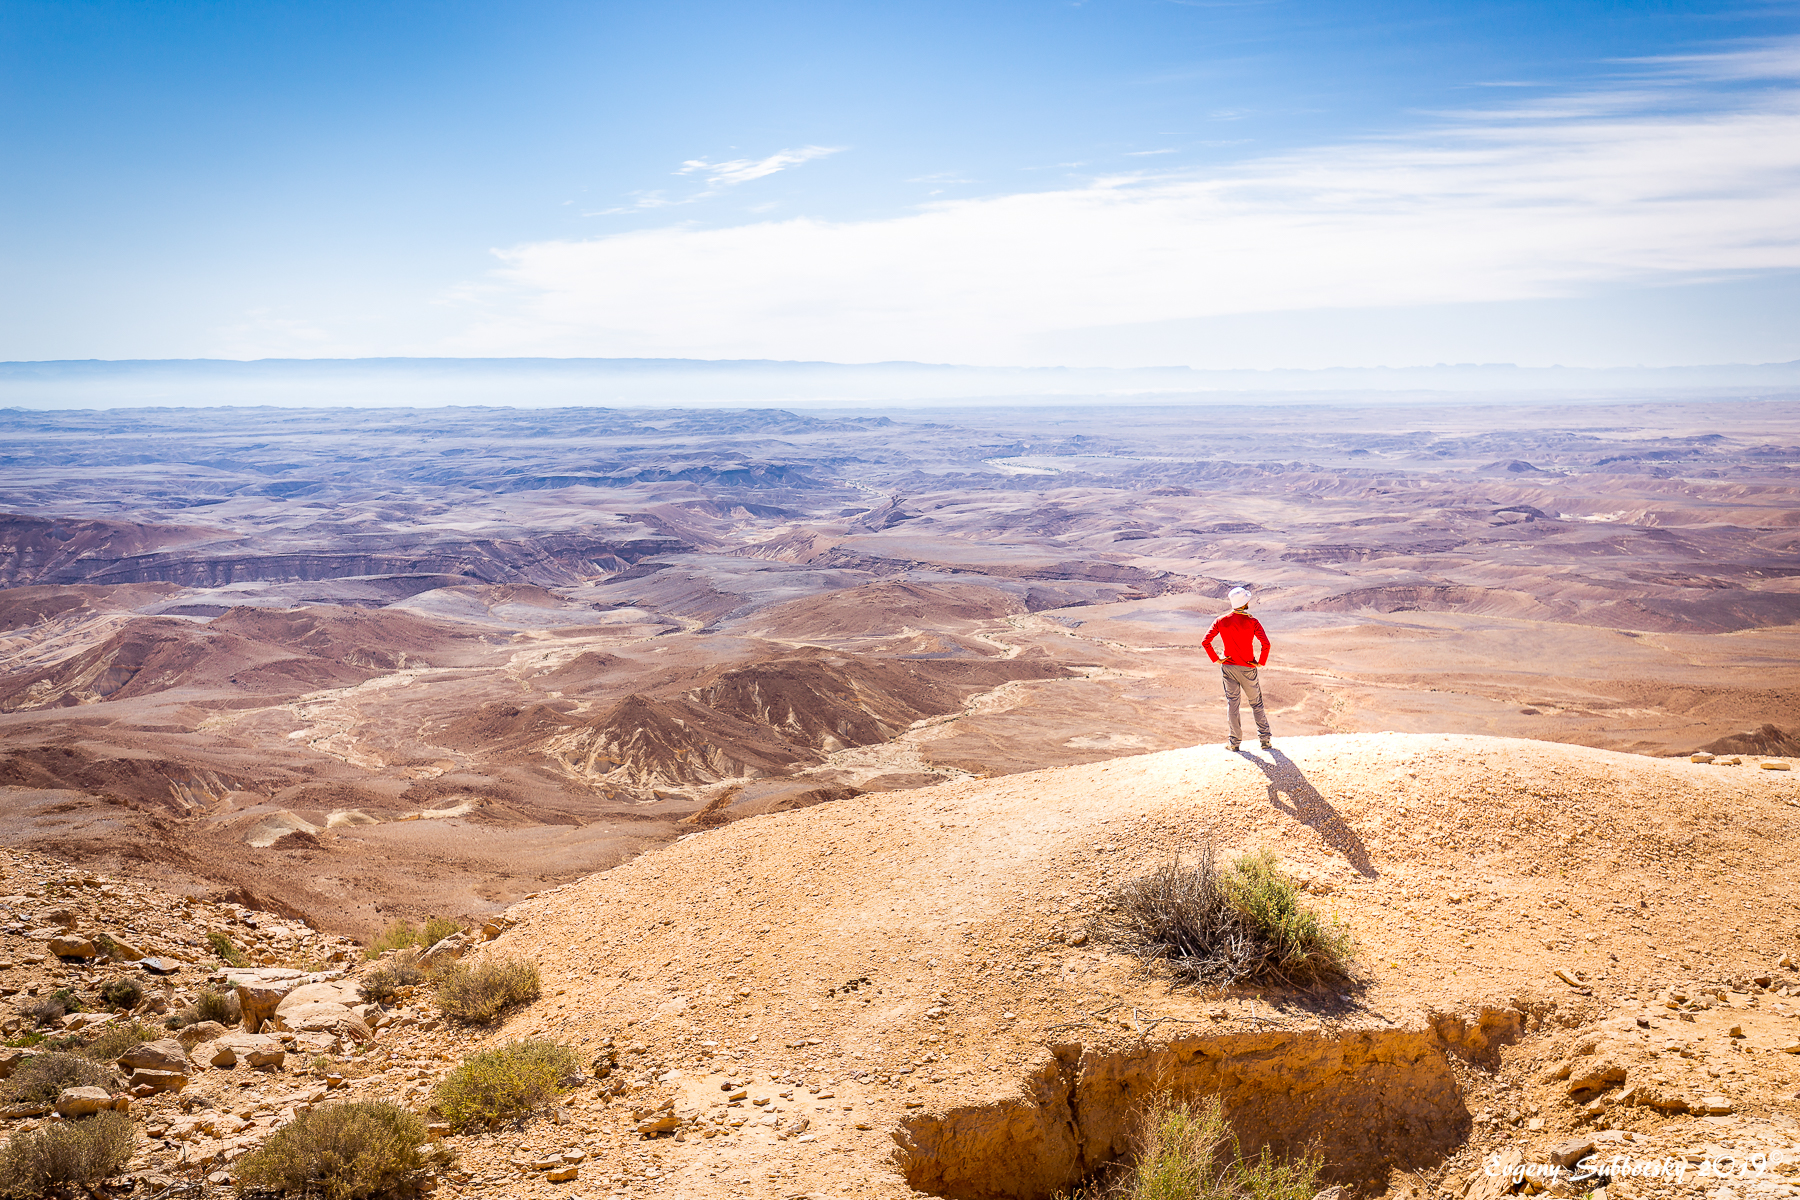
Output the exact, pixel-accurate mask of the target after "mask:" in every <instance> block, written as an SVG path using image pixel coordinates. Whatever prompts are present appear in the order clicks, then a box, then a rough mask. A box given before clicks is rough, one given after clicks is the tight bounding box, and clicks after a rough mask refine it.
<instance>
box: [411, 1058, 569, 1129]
mask: <svg viewBox="0 0 1800 1200" xmlns="http://www.w3.org/2000/svg"><path fill="white" fill-rule="evenodd" d="M580 1077H581V1063H580V1060H579V1059H577V1058H576V1057H575V1052H574V1051H573V1050H571V1049H570V1048H569V1047H567V1046H564V1045H562V1044H561V1043H559V1042H547V1041H538V1040H532V1041H525V1042H508V1043H507V1044H506V1045H504V1046H500V1047H497V1048H496V1049H493V1050H483V1051H481V1052H480V1053H479V1054H471V1055H470V1056H469V1057H468V1058H465V1059H463V1061H462V1065H461V1066H459V1067H457V1068H456V1069H455V1070H454V1071H451V1072H450V1073H449V1074H448V1075H446V1076H444V1078H443V1079H442V1080H441V1081H440V1082H439V1083H438V1085H437V1091H436V1092H435V1093H433V1098H434V1100H435V1101H436V1104H437V1110H438V1111H439V1112H441V1113H443V1114H444V1120H446V1121H448V1122H449V1123H450V1124H451V1126H452V1127H453V1128H456V1129H472V1128H476V1127H482V1126H491V1125H497V1124H499V1123H500V1122H502V1121H515V1120H521V1119H523V1118H524V1117H526V1116H528V1115H530V1114H531V1113H532V1112H534V1111H535V1110H537V1109H540V1108H543V1107H545V1106H546V1105H548V1104H550V1103H551V1102H552V1101H553V1100H555V1099H556V1097H557V1096H559V1095H560V1094H561V1093H562V1092H563V1090H564V1089H565V1088H567V1087H568V1086H569V1085H570V1084H571V1083H572V1082H573V1081H575V1080H577V1079H579V1078H580Z"/></svg>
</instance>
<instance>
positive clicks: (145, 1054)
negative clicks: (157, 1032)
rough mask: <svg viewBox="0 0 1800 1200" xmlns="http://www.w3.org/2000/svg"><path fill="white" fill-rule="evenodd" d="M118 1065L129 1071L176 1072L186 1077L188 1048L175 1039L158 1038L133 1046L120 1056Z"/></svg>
mask: <svg viewBox="0 0 1800 1200" xmlns="http://www.w3.org/2000/svg"><path fill="white" fill-rule="evenodd" d="M118 1063H119V1065H120V1066H121V1067H124V1068H125V1069H126V1070H127V1071H140V1070H141V1071H174V1072H176V1073H178V1074H183V1075H185V1074H186V1073H187V1069H188V1057H187V1048H186V1047H185V1046H183V1045H182V1044H181V1043H180V1042H178V1041H176V1040H175V1039H174V1038H158V1039H157V1040H156V1041H154V1042H141V1043H139V1044H138V1045H136V1046H133V1047H132V1048H131V1049H129V1050H127V1051H126V1052H125V1053H123V1054H121V1055H120V1056H119V1058H118Z"/></svg>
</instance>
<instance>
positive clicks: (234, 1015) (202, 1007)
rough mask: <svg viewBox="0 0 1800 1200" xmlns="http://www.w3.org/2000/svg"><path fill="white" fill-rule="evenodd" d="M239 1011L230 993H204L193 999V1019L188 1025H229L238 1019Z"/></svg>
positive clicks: (235, 998) (235, 1000) (234, 998)
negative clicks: (204, 1022)
mask: <svg viewBox="0 0 1800 1200" xmlns="http://www.w3.org/2000/svg"><path fill="white" fill-rule="evenodd" d="M238 1016H239V1009H238V1004H237V996H236V995H235V994H233V993H231V992H215V991H211V990H208V991H204V992H201V993H200V994H199V995H198V996H196V997H195V998H194V1019H193V1020H192V1021H190V1022H188V1024H190V1025H198V1024H199V1023H200V1022H201V1021H217V1022H218V1023H219V1024H221V1025H230V1024H232V1023H233V1022H235V1021H236V1020H237V1019H238Z"/></svg>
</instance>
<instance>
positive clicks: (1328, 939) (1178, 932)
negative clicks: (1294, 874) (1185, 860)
mask: <svg viewBox="0 0 1800 1200" xmlns="http://www.w3.org/2000/svg"><path fill="white" fill-rule="evenodd" d="M1098 931H1099V932H1100V934H1101V936H1103V937H1105V938H1107V939H1108V940H1110V941H1113V942H1115V943H1118V944H1119V945H1122V946H1124V947H1126V948H1127V949H1130V950H1132V951H1133V952H1135V953H1136V954H1137V955H1138V956H1139V957H1140V958H1145V959H1150V958H1155V959H1161V960H1164V961H1165V962H1166V963H1167V964H1168V966H1169V969H1170V970H1171V971H1173V972H1174V974H1175V977H1176V978H1177V979H1178V980H1181V981H1184V982H1188V983H1198V984H1205V985H1210V986H1214V987H1229V986H1230V985H1232V984H1235V983H1241V982H1251V983H1274V984H1284V985H1288V986H1293V987H1310V986H1314V985H1318V984H1326V983H1332V984H1342V983H1344V982H1346V981H1348V980H1349V979H1350V978H1351V966H1350V959H1351V956H1352V954H1353V953H1354V950H1355V946H1354V943H1353V941H1352V940H1351V938H1350V935H1349V932H1348V931H1347V930H1345V929H1344V928H1343V927H1342V926H1341V925H1338V924H1335V923H1328V922H1326V921H1325V920H1324V919H1322V918H1321V917H1320V916H1319V915H1318V914H1317V913H1316V912H1314V911H1312V910H1311V909H1309V908H1307V907H1305V906H1304V905H1303V904H1301V902H1300V891H1299V889H1298V888H1296V887H1295V886H1294V884H1293V883H1292V882H1291V881H1289V880H1287V879H1285V878H1283V877H1282V876H1281V874H1280V873H1279V872H1278V871H1276V869H1275V858H1274V856H1273V855H1271V854H1270V853H1269V852H1268V851H1266V850H1265V851H1263V852H1261V853H1260V854H1247V855H1244V856H1243V857H1241V858H1238V859H1236V860H1235V861H1234V862H1233V863H1232V864H1231V867H1230V869H1229V870H1227V871H1224V872H1221V871H1219V870H1218V868H1217V865H1216V858H1215V855H1214V850H1213V846H1212V844H1211V843H1210V842H1209V843H1207V844H1206V845H1205V846H1204V847H1203V848H1202V850H1201V854H1200V861H1199V863H1198V865H1196V866H1195V867H1194V868H1193V869H1192V870H1183V869H1182V868H1181V867H1180V866H1179V865H1178V864H1176V863H1173V862H1171V863H1168V864H1165V865H1164V866H1162V867H1160V868H1158V869H1157V870H1156V871H1155V872H1153V873H1152V874H1150V875H1148V876H1146V877H1144V878H1142V879H1136V880H1132V881H1131V882H1129V883H1125V884H1121V885H1120V886H1119V887H1118V888H1117V889H1115V890H1114V891H1113V892H1112V893H1111V894H1110V895H1108V896H1107V897H1106V899H1105V902H1104V908H1103V910H1102V915H1101V919H1100V922H1099V923H1098Z"/></svg>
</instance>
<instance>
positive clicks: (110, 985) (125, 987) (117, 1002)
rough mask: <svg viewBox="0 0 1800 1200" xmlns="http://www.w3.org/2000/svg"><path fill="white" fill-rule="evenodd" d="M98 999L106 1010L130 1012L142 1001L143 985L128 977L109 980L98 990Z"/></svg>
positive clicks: (123, 976) (122, 976)
mask: <svg viewBox="0 0 1800 1200" xmlns="http://www.w3.org/2000/svg"><path fill="white" fill-rule="evenodd" d="M100 999H102V1000H104V1001H105V1002H106V1006H107V1007H108V1008H117V1009H122V1010H130V1009H133V1008H136V1007H137V1006H138V1005H139V1004H140V1003H142V1002H143V999H144V985H143V984H141V983H139V982H138V981H137V980H135V979H133V978H132V977H131V976H129V975H121V976H119V977H118V978H117V979H109V980H107V981H106V983H105V984H104V985H102V986H101V988H100Z"/></svg>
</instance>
